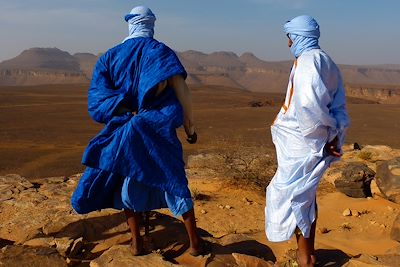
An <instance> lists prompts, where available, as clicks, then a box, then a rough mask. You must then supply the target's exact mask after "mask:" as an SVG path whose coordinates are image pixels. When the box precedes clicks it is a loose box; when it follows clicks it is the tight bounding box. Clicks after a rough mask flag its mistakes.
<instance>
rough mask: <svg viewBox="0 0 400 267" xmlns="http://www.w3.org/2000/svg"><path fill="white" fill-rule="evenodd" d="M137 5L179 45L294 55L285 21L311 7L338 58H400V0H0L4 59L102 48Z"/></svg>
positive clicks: (119, 34) (122, 32)
mask: <svg viewBox="0 0 400 267" xmlns="http://www.w3.org/2000/svg"><path fill="white" fill-rule="evenodd" d="M136 5H147V6H148V7H150V8H151V9H152V10H153V12H154V13H155V14H156V17H157V21H156V29H155V31H156V34H155V38H157V39H158V40H160V41H163V42H165V43H166V44H167V45H169V46H170V47H171V48H173V49H174V50H177V51H185V50H198V51H202V52H205V53H210V52H214V51H233V52H235V53H237V54H238V55H240V54H242V53H243V52H252V53H254V54H255V55H256V56H257V57H259V58H261V59H263V60H271V61H276V60H287V59H291V54H290V52H289V49H288V48H287V46H286V43H287V39H286V36H285V35H284V33H283V30H282V25H283V24H284V23H285V21H287V20H289V19H291V18H293V17H295V16H297V15H302V14H308V15H311V16H313V17H315V18H316V19H317V21H318V23H319V24H320V27H321V38H320V45H321V47H322V48H323V49H324V50H326V51H327V52H328V53H329V54H330V55H331V56H332V57H333V58H334V60H335V61H336V62H337V63H346V64H386V63H390V64H400V53H399V46H400V34H399V33H400V30H399V28H398V27H399V26H398V25H400V22H399V17H400V15H399V10H400V1H399V0H201V1H194V0H192V1H190V0H189V1H188V0H186V1H185V0H158V1H156V0H153V1H151V0H150V1H126V0H0V36H1V39H0V61H3V60H5V59H10V58H13V57H15V56H17V55H18V54H19V53H21V52H22V51H23V50H25V49H28V48H31V47H57V48H60V49H62V50H65V51H68V52H69V53H71V54H73V53H76V52H90V53H94V54H97V53H99V52H104V51H106V50H107V49H108V48H110V47H112V46H114V45H116V44H118V43H119V42H121V40H123V39H124V37H125V36H126V34H127V32H128V26H127V23H126V22H125V21H124V20H123V17H124V15H125V14H127V13H129V11H130V10H131V9H132V7H134V6H136Z"/></svg>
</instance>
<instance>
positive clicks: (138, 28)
mask: <svg viewBox="0 0 400 267" xmlns="http://www.w3.org/2000/svg"><path fill="white" fill-rule="evenodd" d="M125 21H126V22H128V23H129V35H128V37H126V38H125V39H124V41H123V42H125V41H126V40H128V39H131V38H135V37H151V38H152V37H153V35H154V22H155V21H156V16H155V15H154V14H153V12H152V11H151V10H150V8H148V7H145V6H137V7H134V8H133V9H132V10H131V12H130V13H129V14H128V15H126V16H125Z"/></svg>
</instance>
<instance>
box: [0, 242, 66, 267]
mask: <svg viewBox="0 0 400 267" xmlns="http://www.w3.org/2000/svg"><path fill="white" fill-rule="evenodd" d="M0 266H7V267H23V266H29V267H36V266H38V267H39V266H40V267H64V266H67V263H66V261H65V260H64V258H63V257H61V255H60V254H59V253H58V252H57V250H56V249H54V248H45V247H28V246H5V247H4V248H2V249H1V250H0Z"/></svg>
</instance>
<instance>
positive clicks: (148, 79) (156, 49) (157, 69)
mask: <svg viewBox="0 0 400 267" xmlns="http://www.w3.org/2000/svg"><path fill="white" fill-rule="evenodd" d="M140 65H141V67H140V77H139V83H138V103H139V110H140V109H142V108H147V107H148V105H149V102H152V101H153V97H154V95H153V94H154V93H155V90H153V89H155V86H156V85H157V84H159V83H160V82H163V81H165V80H167V79H168V78H170V77H173V76H175V75H182V76H183V77H184V78H185V79H186V76H187V73H186V71H185V68H184V67H183V65H182V64H181V62H180V61H179V59H178V57H177V55H176V54H175V52H174V51H173V50H172V49H171V48H169V47H168V46H166V45H165V44H163V43H160V42H159V43H156V44H154V45H153V46H150V47H149V48H148V49H147V50H146V53H145V56H144V57H143V58H142V62H141V64H140Z"/></svg>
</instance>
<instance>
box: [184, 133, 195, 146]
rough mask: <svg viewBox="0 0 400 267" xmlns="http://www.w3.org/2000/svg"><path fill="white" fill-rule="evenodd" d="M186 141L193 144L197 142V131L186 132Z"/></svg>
mask: <svg viewBox="0 0 400 267" xmlns="http://www.w3.org/2000/svg"><path fill="white" fill-rule="evenodd" d="M186 141H187V142H188V143H189V144H195V143H196V142H197V133H196V132H193V134H188V135H187V138H186Z"/></svg>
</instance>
